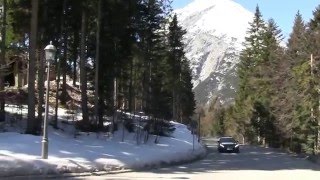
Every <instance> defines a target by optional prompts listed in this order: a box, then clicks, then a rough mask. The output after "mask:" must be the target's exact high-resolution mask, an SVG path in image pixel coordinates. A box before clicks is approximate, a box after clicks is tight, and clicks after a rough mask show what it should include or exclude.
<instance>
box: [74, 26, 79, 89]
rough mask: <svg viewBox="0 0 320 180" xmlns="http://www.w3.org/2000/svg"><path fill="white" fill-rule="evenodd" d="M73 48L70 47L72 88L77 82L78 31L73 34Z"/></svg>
mask: <svg viewBox="0 0 320 180" xmlns="http://www.w3.org/2000/svg"><path fill="white" fill-rule="evenodd" d="M73 38H74V42H73V47H72V51H73V52H72V54H73V86H76V82H77V78H78V76H77V60H78V45H79V31H78V30H75V31H74V32H73Z"/></svg>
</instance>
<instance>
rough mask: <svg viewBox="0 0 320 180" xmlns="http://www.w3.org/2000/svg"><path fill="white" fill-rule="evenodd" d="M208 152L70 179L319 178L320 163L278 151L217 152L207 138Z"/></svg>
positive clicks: (229, 179)
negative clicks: (168, 163) (193, 158)
mask: <svg viewBox="0 0 320 180" xmlns="http://www.w3.org/2000/svg"><path fill="white" fill-rule="evenodd" d="M207 144H208V148H209V154H208V156H207V157H206V158H205V159H203V160H200V161H197V162H194V163H191V164H186V165H180V166H175V167H167V168H161V169H156V170H151V171H146V172H131V173H123V174H113V175H104V176H90V177H79V178H70V179H77V180H81V179H97V180H99V179H101V180H109V179H114V180H146V179H154V180H157V179H159V180H166V179H168V180H170V179H171V180H172V179H196V180H197V179H199V180H205V179H216V180H217V179H224V180H233V179H234V180H251V179H252V180H258V179H259V180H278V179H280V180H320V166H319V165H317V164H313V163H311V162H309V161H307V160H305V159H304V158H298V157H295V156H293V155H289V154H287V153H283V152H281V151H279V150H274V149H269V148H261V147H253V146H241V147H240V148H241V149H240V153H239V154H235V153H222V154H220V153H218V152H217V150H216V149H217V147H216V143H215V142H209V141H208V143H207Z"/></svg>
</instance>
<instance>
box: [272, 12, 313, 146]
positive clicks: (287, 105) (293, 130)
mask: <svg viewBox="0 0 320 180" xmlns="http://www.w3.org/2000/svg"><path fill="white" fill-rule="evenodd" d="M287 46H288V49H287V51H286V58H287V59H288V62H287V64H285V65H283V68H282V70H283V71H282V72H283V73H282V74H283V75H282V76H283V77H285V78H286V79H287V81H286V82H287V83H286V85H285V86H284V87H283V89H282V98H281V99H283V102H282V103H281V107H279V108H281V110H282V111H280V112H281V114H286V116H282V117H283V118H286V119H281V118H279V121H280V122H283V125H282V127H283V128H282V129H283V131H284V132H285V131H286V132H287V133H285V134H284V136H283V137H286V138H288V139H289V147H290V148H291V150H293V151H296V152H300V151H301V150H302V149H301V148H302V147H301V144H302V143H303V141H304V139H303V138H304V137H301V133H302V130H301V123H304V122H303V121H302V122H301V120H302V119H300V118H299V117H304V115H303V114H304V112H302V111H301V110H302V109H303V106H301V104H302V102H303V98H304V95H301V91H303V90H302V85H303V84H301V82H300V81H301V80H300V79H301V78H302V77H301V74H300V73H299V72H298V69H301V68H303V67H304V66H305V65H306V63H308V61H307V59H308V58H309V55H308V53H309V48H308V43H307V28H306V25H305V23H304V22H303V20H302V16H301V14H300V12H299V11H298V12H297V14H296V17H295V21H294V25H293V30H292V33H291V34H290V37H289V39H288V44H287ZM284 70H286V71H284ZM309 74H310V73H307V72H306V74H305V75H307V76H308V75H309ZM282 82H283V81H282ZM278 84H280V82H279V83H278ZM282 84H283V83H282ZM279 104H280V103H279ZM292 110H294V111H292ZM305 110H307V109H305ZM307 111H310V110H307ZM307 114H308V113H307ZM288 133H289V134H288Z"/></svg>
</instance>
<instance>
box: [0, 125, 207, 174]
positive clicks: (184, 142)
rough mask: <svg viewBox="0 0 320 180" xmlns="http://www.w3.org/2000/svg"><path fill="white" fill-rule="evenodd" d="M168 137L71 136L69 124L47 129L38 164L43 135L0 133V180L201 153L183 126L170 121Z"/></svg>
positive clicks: (159, 161) (147, 163)
mask: <svg viewBox="0 0 320 180" xmlns="http://www.w3.org/2000/svg"><path fill="white" fill-rule="evenodd" d="M173 123H174V125H175V127H176V130H175V132H174V133H173V134H172V137H160V140H159V143H158V144H155V143H154V140H155V136H150V138H149V141H148V142H147V143H141V144H139V145H137V143H136V136H135V133H129V132H127V131H124V132H125V133H124V135H125V136H124V137H125V138H124V141H123V142H122V128H121V127H120V128H119V131H116V133H115V134H114V135H113V136H109V137H107V136H105V135H103V134H100V135H99V136H98V135H97V134H96V133H91V134H87V133H82V134H81V135H79V136H77V137H76V138H75V137H74V131H75V130H74V129H73V126H72V125H68V124H62V123H60V127H61V129H64V130H61V129H60V130H54V129H53V128H51V126H49V128H48V130H49V135H48V137H49V157H48V159H47V160H44V159H41V140H42V136H33V135H26V134H20V133H17V132H3V133H0V177H1V176H12V175H15V176H16V175H34V174H62V173H70V172H76V173H80V172H93V171H110V170H115V169H117V170H119V169H140V168H146V167H154V166H159V165H162V164H164V163H165V164H167V163H168V164H169V163H174V162H179V161H186V160H191V159H194V158H196V157H199V156H200V155H204V154H205V149H204V147H203V146H202V145H201V144H199V143H198V142H197V137H196V136H192V134H191V132H190V131H189V130H188V129H187V127H186V126H185V125H182V124H179V123H175V122H173Z"/></svg>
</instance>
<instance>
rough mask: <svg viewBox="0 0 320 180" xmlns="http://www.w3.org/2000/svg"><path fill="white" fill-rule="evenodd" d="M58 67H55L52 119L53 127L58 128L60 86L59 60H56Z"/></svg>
mask: <svg viewBox="0 0 320 180" xmlns="http://www.w3.org/2000/svg"><path fill="white" fill-rule="evenodd" d="M56 62H57V63H56V64H57V65H58V67H57V68H56V70H57V72H58V73H57V77H56V84H57V87H56V103H55V105H56V106H55V113H54V121H53V127H54V128H55V129H58V107H59V88H60V63H61V62H60V61H56Z"/></svg>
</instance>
